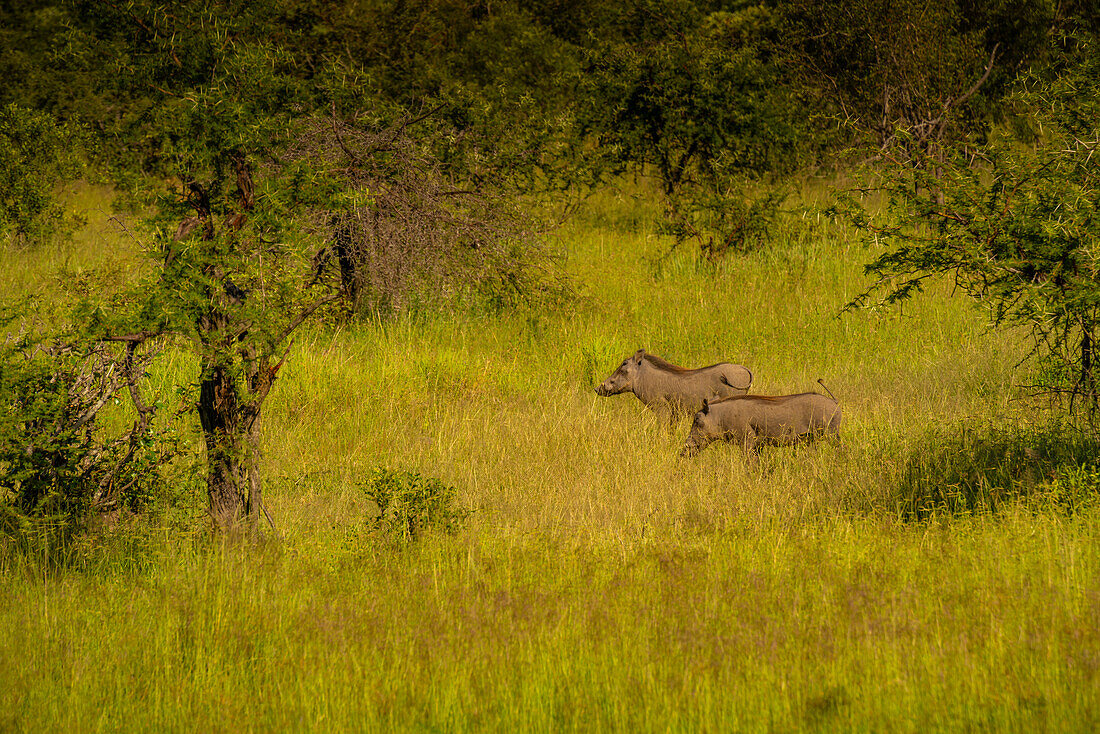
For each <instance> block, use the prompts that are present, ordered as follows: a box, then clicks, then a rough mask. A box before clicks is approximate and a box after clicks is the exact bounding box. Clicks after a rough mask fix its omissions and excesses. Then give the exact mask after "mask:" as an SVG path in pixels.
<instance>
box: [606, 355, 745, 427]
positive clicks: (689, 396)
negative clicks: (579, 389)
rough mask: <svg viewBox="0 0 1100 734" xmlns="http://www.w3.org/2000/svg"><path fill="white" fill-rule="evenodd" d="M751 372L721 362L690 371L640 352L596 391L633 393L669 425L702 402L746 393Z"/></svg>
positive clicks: (615, 393) (697, 407)
mask: <svg viewBox="0 0 1100 734" xmlns="http://www.w3.org/2000/svg"><path fill="white" fill-rule="evenodd" d="M751 384H752V372H750V371H749V370H748V368H747V367H742V366H741V365H739V364H730V363H728V362H722V363H720V364H715V365H711V366H710V367H702V368H700V369H697V370H689V369H685V368H683V367H677V366H676V365H674V364H672V363H671V362H668V361H667V360H664V359H661V358H660V357H655V356H654V355H652V354H646V351H645V350H644V349H639V350H638V351H637V352H635V353H634V356H633V357H627V358H626V359H624V360H623V363H622V364H621V365H619V369H617V370H615V372H614V373H613V374H612V375H611V377H608V378H607V379H606V380H604V381H603V382H602V383H600V385H599V386H598V387H597V388H596V394H597V395H602V396H605V397H606V396H608V395H618V394H620V393H624V392H632V393H634V395H635V397H637V398H638V400H641V401H642V402H643V403H645V406H646V407H647V408H649V409H650V410H652V411H653V412H654V413H656V414H657V415H658V416H659V417H660V418H662V419H666V420H668V422H669V423H670V424H671V423H673V422H675V421H676V419H677V418H679V417H682V416H685V415H691V414H692V413H694V412H696V411H697V410H699V409H700V408H701V407H703V401H704V400H708V399H709V400H720V399H722V398H727V397H731V396H733V395H742V394H744V393H746V392H748V391H749V385H751Z"/></svg>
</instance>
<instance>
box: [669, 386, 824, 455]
mask: <svg viewBox="0 0 1100 734" xmlns="http://www.w3.org/2000/svg"><path fill="white" fill-rule="evenodd" d="M818 382H819V383H821V386H822V387H825V384H824V383H822V382H821V380H818ZM825 390H826V391H828V390H829V388H827V387H825ZM829 395H830V396H831V395H832V393H831V392H830V393H829ZM839 431H840V406H839V405H837V402H836V400H835V399H834V398H832V397H826V396H824V395H822V394H820V393H816V392H804V393H800V394H798V395H776V396H774V397H772V396H767V395H739V396H736V397H732V398H726V399H724V400H717V401H714V402H710V401H706V402H704V403H703V409H702V410H700V411H699V412H698V413H696V414H695V422H694V423H693V424H692V426H691V433H690V434H689V435H688V437H687V441H685V442H684V448H683V450H682V451H681V452H680V455H681V456H695V454H697V453H699V452H700V451H702V450H703V449H704V448H706V446H707V445H708V444H710V443H711V442H712V441H730V442H733V443H737V444H740V445H741V448H743V449H744V450H745V451H746V452H751V451H753V450H754V449H755V448H756V446H757V445H758V444H792V443H798V442H800V441H809V440H813V439H815V438H817V437H818V436H824V435H828V436H835V435H836V434H837V433H838V432H839Z"/></svg>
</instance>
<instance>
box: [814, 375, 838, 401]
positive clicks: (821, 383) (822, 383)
mask: <svg viewBox="0 0 1100 734" xmlns="http://www.w3.org/2000/svg"><path fill="white" fill-rule="evenodd" d="M817 384H818V385H821V387H823V388H825V392H827V393H829V397H830V398H832V399H833V402H834V403H838V402H840V401H839V400H837V399H836V396H835V395H833V391H832V390H830V389H829V388H827V387H825V383H824V382H822V381H821V378H820V377H819V378H817Z"/></svg>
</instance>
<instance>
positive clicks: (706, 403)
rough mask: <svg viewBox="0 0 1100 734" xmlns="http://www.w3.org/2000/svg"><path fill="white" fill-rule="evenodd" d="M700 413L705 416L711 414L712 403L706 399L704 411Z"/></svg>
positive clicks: (704, 399) (704, 400)
mask: <svg viewBox="0 0 1100 734" xmlns="http://www.w3.org/2000/svg"><path fill="white" fill-rule="evenodd" d="M700 412H701V413H702V414H703V415H706V414H707V413H709V412H710V401H709V400H707V399H706V398H703V409H702V410H701V411H700Z"/></svg>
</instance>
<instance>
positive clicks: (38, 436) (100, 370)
mask: <svg viewBox="0 0 1100 734" xmlns="http://www.w3.org/2000/svg"><path fill="white" fill-rule="evenodd" d="M10 323H11V320H10V317H9V321H8V324H9V325H10ZM134 346H135V345H133V344H127V345H123V346H121V347H119V346H118V345H108V344H104V343H101V342H98V341H91V342H89V341H85V340H81V339H78V338H72V337H70V338H69V339H67V340H64V339H60V338H56V337H54V338H43V337H40V336H36V335H34V334H33V333H30V332H27V331H26V330H24V331H23V332H22V333H20V334H19V335H18V336H15V335H9V337H8V338H7V339H6V340H5V341H4V342H3V343H2V344H0V531H2V532H3V533H4V534H5V535H8V536H9V537H13V538H17V539H20V540H21V541H23V542H25V543H29V544H31V545H34V546H40V547H42V548H44V549H45V550H47V551H48V552H51V551H56V550H58V549H59V548H61V547H63V546H64V545H65V544H66V543H67V542H68V540H69V539H70V538H71V537H72V535H73V534H74V533H75V532H78V531H79V530H81V529H82V528H83V527H84V526H85V523H86V521H87V519H88V518H89V516H90V514H91V513H92V512H94V511H105V510H114V509H127V510H131V511H140V510H143V509H144V508H145V506H146V504H147V502H148V501H149V500H150V499H151V498H152V497H154V496H155V495H156V493H157V492H158V491H159V489H158V482H159V481H160V478H159V475H158V473H157V471H156V470H157V467H158V466H160V465H161V464H163V463H164V462H165V461H167V460H168V459H169V458H170V457H171V456H172V454H173V445H172V442H171V440H170V439H168V437H167V436H166V435H165V434H164V432H163V431H161V430H158V429H156V428H154V426H153V424H152V421H151V419H152V415H153V413H154V411H155V409H156V406H155V405H148V404H146V403H145V402H144V400H143V397H142V393H141V386H140V383H141V380H142V378H143V376H144V370H145V367H146V365H147V364H148V363H149V361H150V360H151V359H152V358H153V356H154V354H155V352H146V353H144V354H142V353H139V352H137V351H136V349H135V348H134ZM127 393H128V399H129V402H130V407H131V411H132V413H134V414H135V417H134V419H133V422H132V423H131V424H130V425H129V426H128V427H119V424H120V421H119V420H118V419H115V420H113V421H110V422H108V423H106V424H104V423H103V421H102V420H98V419H100V418H101V415H100V414H101V412H103V411H104V409H105V408H112V407H113V406H114V405H117V404H119V403H120V396H123V399H126V394H127Z"/></svg>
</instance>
